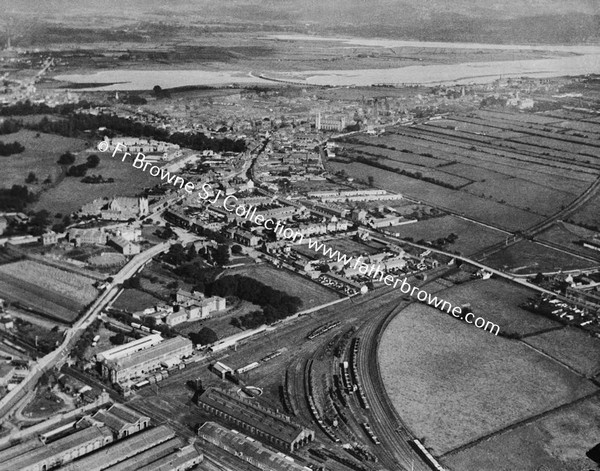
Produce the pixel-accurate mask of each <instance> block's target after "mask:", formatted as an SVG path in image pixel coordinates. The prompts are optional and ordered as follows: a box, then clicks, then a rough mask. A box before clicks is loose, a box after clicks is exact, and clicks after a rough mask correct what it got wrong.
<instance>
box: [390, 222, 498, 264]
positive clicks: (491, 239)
mask: <svg viewBox="0 0 600 471" xmlns="http://www.w3.org/2000/svg"><path fill="white" fill-rule="evenodd" d="M389 230H390V231H393V232H395V233H396V234H397V235H398V237H402V238H407V237H411V238H412V239H413V240H415V241H418V240H421V239H422V240H425V241H431V240H435V239H438V238H440V237H447V236H448V235H449V234H452V233H455V234H459V236H458V240H456V242H454V243H453V244H450V245H448V246H447V247H445V248H446V249H448V250H451V251H453V252H454V251H458V252H460V253H462V254H465V255H469V254H471V253H474V252H477V251H479V250H481V249H483V248H484V247H488V246H490V245H494V244H496V243H498V242H501V241H503V240H504V239H505V237H506V234H504V233H502V232H500V231H496V230H494V229H491V228H489V227H485V226H481V225H479V224H475V223H473V222H470V221H467V220H465V219H461V218H459V217H456V216H444V217H440V218H434V219H427V220H424V221H418V222H416V223H413V224H404V225H402V226H395V227H391V228H390V229H389Z"/></svg>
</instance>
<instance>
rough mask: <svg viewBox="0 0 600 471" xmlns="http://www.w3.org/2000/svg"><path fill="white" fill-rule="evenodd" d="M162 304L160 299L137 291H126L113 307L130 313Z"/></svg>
mask: <svg viewBox="0 0 600 471" xmlns="http://www.w3.org/2000/svg"><path fill="white" fill-rule="evenodd" d="M160 302H161V300H160V299H158V298H155V297H154V296H152V295H150V294H148V293H146V292H144V291H139V290H137V289H125V290H123V292H122V293H121V294H120V295H119V297H118V298H117V300H116V301H115V302H114V304H113V305H112V307H114V308H115V309H123V310H124V311H128V312H137V311H143V310H144V309H147V308H149V307H153V306H156V305H157V304H159V303H160Z"/></svg>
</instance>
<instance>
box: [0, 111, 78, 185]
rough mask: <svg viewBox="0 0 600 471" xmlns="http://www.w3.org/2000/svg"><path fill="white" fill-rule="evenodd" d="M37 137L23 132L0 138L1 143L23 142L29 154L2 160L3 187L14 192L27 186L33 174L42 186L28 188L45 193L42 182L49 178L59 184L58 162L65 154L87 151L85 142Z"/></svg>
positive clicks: (44, 135)
mask: <svg viewBox="0 0 600 471" xmlns="http://www.w3.org/2000/svg"><path fill="white" fill-rule="evenodd" d="M18 119H21V118H20V117H19V118H18ZM36 134H37V133H36V132H34V131H28V130H21V131H19V132H16V133H13V134H5V135H3V136H0V141H3V142H13V141H19V142H20V143H21V144H23V146H25V151H23V153H21V154H14V155H11V156H9V157H0V163H2V182H1V186H3V187H5V188H10V187H11V186H13V185H24V184H25V178H27V175H28V174H29V172H31V171H33V172H34V173H35V174H36V176H37V178H38V180H39V183H38V184H28V187H29V188H30V189H31V190H33V191H35V192H38V191H39V190H41V189H42V184H41V182H43V181H44V180H45V179H46V177H48V176H49V177H50V178H51V179H52V181H53V182H55V181H56V179H57V177H58V176H59V175H60V173H61V167H60V165H58V164H57V163H56V161H57V160H58V158H59V157H60V156H61V155H62V154H64V153H65V152H67V151H71V152H78V151H81V150H83V149H84V148H85V142H84V141H83V140H82V139H73V138H69V137H62V136H55V135H53V134H44V133H40V137H35V136H36Z"/></svg>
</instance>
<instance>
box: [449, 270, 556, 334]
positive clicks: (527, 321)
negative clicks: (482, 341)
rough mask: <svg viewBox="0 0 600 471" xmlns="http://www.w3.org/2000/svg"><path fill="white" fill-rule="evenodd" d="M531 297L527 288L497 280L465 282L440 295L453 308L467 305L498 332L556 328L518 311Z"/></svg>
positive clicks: (544, 319)
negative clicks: (493, 324) (492, 323)
mask: <svg viewBox="0 0 600 471" xmlns="http://www.w3.org/2000/svg"><path fill="white" fill-rule="evenodd" d="M533 295H534V292H533V291H531V290H529V289H528V288H525V287H523V286H519V285H516V284H513V283H509V282H506V281H503V280H499V279H497V278H490V279H489V280H473V281H469V282H467V283H462V284H459V285H456V286H453V287H452V288H450V289H448V290H445V291H443V292H442V293H441V296H442V297H443V298H444V299H447V300H448V301H450V302H451V303H452V304H453V305H455V306H460V305H462V304H465V303H470V304H471V308H472V309H473V312H474V313H475V314H477V315H478V316H481V317H484V318H486V319H487V320H490V321H492V322H494V323H495V324H498V325H499V326H500V332H504V333H518V334H520V335H525V334H532V333H534V332H538V331H540V330H544V329H550V328H553V327H560V326H561V324H560V323H558V322H556V321H554V320H552V319H549V318H547V317H544V316H540V315H536V314H533V313H531V312H529V311H525V310H524V309H521V308H520V307H519V306H520V305H521V304H523V303H524V302H525V301H527V299H528V298H530V297H532V296H533Z"/></svg>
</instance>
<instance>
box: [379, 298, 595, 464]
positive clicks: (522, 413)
mask: <svg viewBox="0 0 600 471" xmlns="http://www.w3.org/2000/svg"><path fill="white" fill-rule="evenodd" d="M379 358H380V364H381V373H382V376H383V380H384V383H385V385H386V390H387V393H388V395H389V396H390V399H391V400H392V402H393V404H394V405H395V407H396V409H397V410H398V413H399V414H400V416H401V417H402V418H403V419H404V420H405V421H406V422H407V424H408V425H409V427H410V428H411V429H412V430H413V431H414V432H415V433H416V435H417V436H419V437H426V444H427V446H428V447H429V448H430V449H431V450H432V451H433V453H434V454H436V455H438V454H443V453H445V452H448V451H449V450H452V449H454V448H456V447H458V446H460V445H463V444H466V443H469V442H471V441H473V440H475V439H477V438H480V437H484V436H486V435H488V434H490V433H492V432H494V431H496V430H499V429H501V428H503V427H506V426H508V425H510V424H512V423H514V422H517V421H519V420H523V419H525V418H528V417H531V416H534V415H536V414H539V413H542V412H544V411H547V410H549V409H553V408H555V407H557V406H559V405H562V404H568V403H570V402H572V401H573V400H575V399H577V398H580V397H583V396H585V395H586V394H589V393H591V392H593V391H595V390H597V387H596V386H594V385H593V384H592V383H591V382H589V381H587V380H584V379H582V378H580V377H578V376H577V375H575V374H574V373H572V372H570V371H569V370H567V369H566V368H564V367H562V366H560V365H558V364H557V363H555V362H554V361H552V360H551V359H549V358H547V357H545V356H543V355H541V354H539V353H536V352H535V351H533V350H531V349H530V348H528V347H527V346H525V345H524V344H522V343H520V342H518V341H514V340H507V339H503V338H501V337H496V336H494V335H491V334H490V333H487V332H484V331H481V330H478V329H476V328H474V327H473V326H470V325H468V324H466V323H464V322H460V321H458V320H456V319H454V318H452V317H450V316H448V315H445V314H442V313H440V312H439V311H437V310H435V309H433V308H431V307H428V306H426V305H422V304H412V305H411V306H409V307H408V308H407V309H405V310H403V311H401V312H400V313H399V314H398V315H397V316H396V318H395V319H394V320H393V321H392V322H391V324H390V325H389V327H388V328H387V330H386V331H385V333H384V335H383V338H382V341H381V344H380V348H379ZM540 398H543V401H542V400H540ZM458 469H460V468H458ZM479 469H498V468H479ZM511 469H523V468H511Z"/></svg>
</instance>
